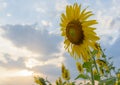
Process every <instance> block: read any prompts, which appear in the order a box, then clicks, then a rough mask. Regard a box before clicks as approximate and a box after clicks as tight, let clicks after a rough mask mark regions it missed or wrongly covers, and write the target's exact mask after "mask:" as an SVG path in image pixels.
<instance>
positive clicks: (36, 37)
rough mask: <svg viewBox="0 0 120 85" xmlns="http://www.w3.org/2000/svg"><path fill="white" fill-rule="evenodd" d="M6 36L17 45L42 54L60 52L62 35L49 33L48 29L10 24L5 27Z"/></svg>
mask: <svg viewBox="0 0 120 85" xmlns="http://www.w3.org/2000/svg"><path fill="white" fill-rule="evenodd" d="M3 28H4V30H5V34H4V35H3V36H4V38H7V39H9V40H11V41H12V42H13V43H14V44H15V45H16V46H17V47H26V48H27V49H29V50H31V51H33V52H36V53H41V54H47V55H49V54H51V53H54V52H58V51H59V49H58V48H57V47H58V45H59V44H60V41H61V37H60V36H59V35H54V34H49V32H48V31H47V30H46V29H43V30H42V31H40V30H36V29H35V27H34V26H33V25H8V26H4V27H3Z"/></svg>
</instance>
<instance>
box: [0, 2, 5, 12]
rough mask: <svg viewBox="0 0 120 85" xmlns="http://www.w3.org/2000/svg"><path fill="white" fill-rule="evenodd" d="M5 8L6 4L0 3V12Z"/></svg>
mask: <svg viewBox="0 0 120 85" xmlns="http://www.w3.org/2000/svg"><path fill="white" fill-rule="evenodd" d="M6 7H7V2H1V1H0V11H2V10H3V9H5V8H6Z"/></svg>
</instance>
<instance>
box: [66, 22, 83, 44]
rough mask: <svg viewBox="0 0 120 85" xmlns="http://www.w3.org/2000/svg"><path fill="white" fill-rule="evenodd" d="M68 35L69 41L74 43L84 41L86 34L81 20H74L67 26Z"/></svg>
mask: <svg viewBox="0 0 120 85" xmlns="http://www.w3.org/2000/svg"><path fill="white" fill-rule="evenodd" d="M66 35H67V38H68V39H69V41H70V42H71V43H73V44H76V45H80V44H81V43H83V40H84V34H83V30H82V25H81V23H80V21H78V20H73V21H71V22H69V23H68V25H67V27H66Z"/></svg>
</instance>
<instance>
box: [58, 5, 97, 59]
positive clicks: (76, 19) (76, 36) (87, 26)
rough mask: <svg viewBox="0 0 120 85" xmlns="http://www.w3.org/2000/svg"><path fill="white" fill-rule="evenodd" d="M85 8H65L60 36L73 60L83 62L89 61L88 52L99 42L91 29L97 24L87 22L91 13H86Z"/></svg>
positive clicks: (76, 6)
mask: <svg viewBox="0 0 120 85" xmlns="http://www.w3.org/2000/svg"><path fill="white" fill-rule="evenodd" d="M86 9H87V8H85V9H83V10H81V5H78V4H77V3H75V4H74V5H67V6H66V13H62V14H61V23H60V26H61V35H62V36H63V37H64V38H65V40H64V44H65V49H66V50H67V51H68V52H69V53H70V54H71V56H73V57H74V58H81V57H82V59H83V60H84V61H87V60H89V59H90V56H89V53H90V50H91V49H92V48H93V49H94V48H96V47H95V43H96V41H97V40H99V37H98V36H97V35H96V33H95V32H94V30H95V29H96V28H93V27H91V26H92V25H94V24H97V21H96V20H88V18H89V17H90V16H92V15H93V14H92V12H91V11H86Z"/></svg>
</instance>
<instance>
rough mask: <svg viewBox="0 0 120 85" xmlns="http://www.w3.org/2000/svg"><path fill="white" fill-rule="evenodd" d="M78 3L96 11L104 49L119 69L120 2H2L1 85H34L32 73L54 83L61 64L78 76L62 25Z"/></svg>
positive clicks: (0, 22)
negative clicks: (69, 9) (69, 7)
mask: <svg viewBox="0 0 120 85" xmlns="http://www.w3.org/2000/svg"><path fill="white" fill-rule="evenodd" d="M75 2H77V3H78V4H82V7H83V8H85V7H87V6H89V8H88V10H92V11H93V13H94V14H95V15H94V16H93V17H92V18H93V19H97V21H98V23H99V24H98V25H96V26H95V27H96V28H97V30H96V32H97V34H98V35H99V36H100V38H101V40H100V43H101V45H102V48H106V54H107V55H108V56H113V61H114V64H115V66H116V67H119V66H120V63H119V61H120V48H119V47H120V37H119V36H120V11H119V9H120V6H119V3H120V1H119V0H106V1H105V0H0V43H1V44H0V75H1V77H0V85H16V82H19V84H18V85H32V84H33V83H34V82H33V78H32V76H31V75H32V74H33V73H39V74H40V75H41V76H43V77H48V79H50V80H51V81H55V79H56V78H57V77H59V75H60V66H61V63H65V65H66V66H67V67H68V68H69V69H70V71H71V73H72V74H73V77H74V76H75V75H76V71H75V69H76V68H75V64H74V63H75V60H73V58H71V57H70V55H69V54H68V53H67V52H66V51H65V50H64V45H63V38H62V37H61V36H60V26H59V23H60V15H61V13H63V12H65V7H66V5H69V4H74V3H75ZM23 80H24V81H23Z"/></svg>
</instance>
